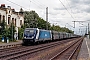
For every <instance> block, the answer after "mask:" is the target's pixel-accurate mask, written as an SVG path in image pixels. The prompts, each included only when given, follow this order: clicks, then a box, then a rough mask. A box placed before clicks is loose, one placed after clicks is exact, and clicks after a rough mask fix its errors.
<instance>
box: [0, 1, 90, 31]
mask: <svg viewBox="0 0 90 60" xmlns="http://www.w3.org/2000/svg"><path fill="white" fill-rule="evenodd" d="M9 1H12V2H14V3H16V4H18V5H20V6H23V7H24V8H23V9H24V10H28V11H29V10H35V11H36V12H37V13H38V14H39V16H40V17H42V18H43V19H46V7H48V10H49V11H48V12H49V16H48V18H49V19H48V20H49V22H50V23H54V24H55V23H57V25H60V26H63V27H64V26H65V25H67V24H66V23H68V24H70V25H71V26H73V25H74V24H73V22H72V21H81V20H82V21H85V20H90V7H89V6H90V4H89V3H90V0H60V1H61V2H62V3H63V4H64V5H65V7H66V8H67V10H68V11H69V13H70V14H71V15H72V16H73V17H74V19H73V18H72V17H71V15H70V14H69V13H68V12H67V11H66V9H65V8H64V6H63V5H62V4H61V2H60V1H59V0H9ZM9 1H8V0H2V1H0V4H3V3H4V4H6V6H8V5H9V6H11V7H12V8H15V9H16V11H19V9H20V8H21V7H20V6H17V5H15V4H13V3H11V2H9ZM30 1H31V2H30ZM86 24H87V23H86ZM67 26H68V28H70V29H73V28H72V27H71V26H69V25H67ZM78 26H79V24H78V23H76V27H78ZM76 30H77V29H76ZM84 30H85V29H84Z"/></svg>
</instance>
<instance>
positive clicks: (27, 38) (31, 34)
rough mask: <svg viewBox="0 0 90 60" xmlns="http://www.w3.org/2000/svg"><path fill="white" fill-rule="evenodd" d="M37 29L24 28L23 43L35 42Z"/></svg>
mask: <svg viewBox="0 0 90 60" xmlns="http://www.w3.org/2000/svg"><path fill="white" fill-rule="evenodd" d="M37 32H38V30H37V28H26V29H25V30H24V36H23V37H24V38H23V42H24V43H32V42H34V41H35V38H36V35H37Z"/></svg>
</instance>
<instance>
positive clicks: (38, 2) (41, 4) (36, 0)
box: [33, 0, 47, 7]
mask: <svg viewBox="0 0 90 60" xmlns="http://www.w3.org/2000/svg"><path fill="white" fill-rule="evenodd" d="M33 1H34V0H33ZM34 2H36V3H37V4H39V5H40V6H42V7H47V6H46V5H44V4H43V3H41V2H40V1H38V0H35V1H34Z"/></svg>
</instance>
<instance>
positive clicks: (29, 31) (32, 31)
mask: <svg viewBox="0 0 90 60" xmlns="http://www.w3.org/2000/svg"><path fill="white" fill-rule="evenodd" d="M25 33H26V34H28V33H30V34H33V33H34V30H26V31H25Z"/></svg>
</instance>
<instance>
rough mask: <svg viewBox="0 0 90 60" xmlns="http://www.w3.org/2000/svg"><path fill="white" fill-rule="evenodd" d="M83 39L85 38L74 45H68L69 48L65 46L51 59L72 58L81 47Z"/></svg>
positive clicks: (65, 59) (64, 59)
mask: <svg viewBox="0 0 90 60" xmlns="http://www.w3.org/2000/svg"><path fill="white" fill-rule="evenodd" d="M82 41H83V38H82V39H80V40H78V41H77V42H75V43H73V44H72V45H70V46H68V47H67V48H65V49H64V50H62V51H61V52H59V53H58V54H56V55H55V56H53V57H52V58H50V60H72V59H73V57H74V54H75V52H76V51H77V49H78V48H80V46H81V43H82ZM73 60H76V58H74V59H73Z"/></svg>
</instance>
